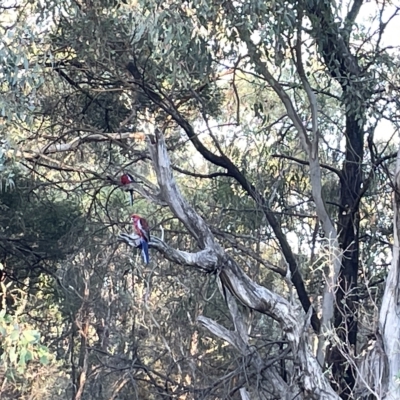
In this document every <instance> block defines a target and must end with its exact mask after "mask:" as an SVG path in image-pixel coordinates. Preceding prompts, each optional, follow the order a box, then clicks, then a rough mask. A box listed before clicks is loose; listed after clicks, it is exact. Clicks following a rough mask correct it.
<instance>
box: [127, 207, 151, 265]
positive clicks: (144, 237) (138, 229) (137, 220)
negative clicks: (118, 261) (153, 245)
mask: <svg viewBox="0 0 400 400" xmlns="http://www.w3.org/2000/svg"><path fill="white" fill-rule="evenodd" d="M131 219H132V222H133V229H134V230H135V233H136V234H137V235H138V236H139V237H140V246H139V247H141V249H142V256H143V261H144V262H145V263H146V264H148V263H149V260H150V258H149V241H150V229H149V224H148V223H147V221H146V220H145V219H144V218H142V217H141V216H140V215H137V214H133V215H132V216H131Z"/></svg>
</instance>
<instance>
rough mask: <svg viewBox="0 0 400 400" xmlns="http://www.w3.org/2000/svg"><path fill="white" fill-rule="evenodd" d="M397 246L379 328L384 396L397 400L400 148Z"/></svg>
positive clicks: (399, 392)
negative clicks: (385, 371) (385, 365)
mask: <svg viewBox="0 0 400 400" xmlns="http://www.w3.org/2000/svg"><path fill="white" fill-rule="evenodd" d="M394 185H395V187H394V201H393V208H394V217H393V219H394V221H393V230H394V245H393V259H392V265H391V268H390V271H389V275H388V277H387V280H386V287H385V293H384V296H383V300H382V307H381V312H380V318H379V322H380V329H381V332H382V337H383V345H384V349H385V352H386V355H387V359H388V370H389V371H388V376H387V377H386V378H387V386H388V391H387V394H386V397H385V399H388V400H395V399H399V398H400V390H399V381H398V378H396V377H398V376H399V374H400V287H399V284H400V252H399V241H400V148H399V150H398V153H397V163H396V172H395V180H394Z"/></svg>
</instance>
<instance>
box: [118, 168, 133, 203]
mask: <svg viewBox="0 0 400 400" xmlns="http://www.w3.org/2000/svg"><path fill="white" fill-rule="evenodd" d="M133 182H135V179H134V178H133V176H132V175H131V174H128V173H127V172H125V173H124V174H123V175H122V176H121V184H122V185H129V184H130V183H133ZM129 202H130V205H132V204H133V190H132V189H131V190H129Z"/></svg>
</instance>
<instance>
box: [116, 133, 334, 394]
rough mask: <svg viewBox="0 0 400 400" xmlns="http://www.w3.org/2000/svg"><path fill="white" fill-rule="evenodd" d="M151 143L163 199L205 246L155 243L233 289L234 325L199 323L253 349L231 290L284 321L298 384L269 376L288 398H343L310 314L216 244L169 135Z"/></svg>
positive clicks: (158, 136) (252, 306) (169, 255)
mask: <svg viewBox="0 0 400 400" xmlns="http://www.w3.org/2000/svg"><path fill="white" fill-rule="evenodd" d="M148 147H149V152H150V156H151V159H152V162H153V166H154V169H155V172H156V175H157V181H158V185H159V187H160V193H161V196H162V200H163V201H165V202H166V203H167V204H168V206H169V208H170V209H171V211H172V212H173V213H174V215H175V216H176V217H177V218H179V219H180V220H181V222H182V223H183V224H184V225H185V227H186V228H187V229H188V231H189V232H190V233H191V235H192V236H193V237H194V238H195V239H196V240H197V242H198V245H199V247H200V248H201V250H200V251H199V252H197V253H188V252H183V251H179V250H175V249H172V248H170V247H169V246H168V245H166V244H165V243H163V242H162V241H161V240H159V239H156V238H154V239H152V241H151V242H150V247H153V248H157V249H158V250H159V251H160V252H161V253H162V254H164V256H165V257H166V258H168V259H170V260H173V261H175V262H178V263H180V264H183V265H188V266H191V267H195V268H198V269H201V270H204V269H206V270H208V271H210V270H213V271H215V272H216V273H218V275H219V278H220V281H221V284H222V287H223V288H224V290H225V292H226V293H228V292H229V293H228V295H227V301H228V306H229V310H230V312H231V315H232V318H233V322H234V326H235V330H234V331H233V332H232V331H229V330H227V329H226V328H224V327H222V326H220V325H219V324H217V323H216V322H215V321H212V320H210V319H208V318H206V317H200V319H199V322H201V323H202V324H203V326H205V327H206V328H207V329H208V330H210V332H212V333H213V334H214V335H216V336H218V337H220V338H222V339H223V340H225V341H227V342H228V343H230V344H231V345H232V346H234V347H235V348H236V349H237V350H238V351H240V352H241V353H242V354H247V352H248V351H252V350H251V349H249V346H248V338H247V333H246V328H245V325H244V323H243V320H242V318H241V316H240V315H239V313H238V311H237V307H236V304H234V303H233V299H230V297H229V296H230V294H232V296H233V297H234V298H235V299H236V300H238V301H240V302H241V303H242V304H243V305H245V306H246V307H248V308H250V309H253V310H256V311H259V312H261V313H263V314H266V315H269V316H270V317H271V318H273V319H275V320H276V321H278V322H279V323H280V326H281V329H282V331H283V333H284V335H285V337H286V338H287V340H288V342H289V345H290V350H291V352H292V357H293V362H294V365H295V368H294V370H293V372H294V375H293V385H290V389H289V388H288V385H287V384H286V383H285V382H283V381H282V382H279V379H278V378H279V375H278V374H276V373H274V369H273V368H270V369H268V370H269V372H268V374H272V375H269V379H274V383H275V384H276V385H277V386H276V387H278V388H279V391H280V393H281V395H282V396H283V397H282V398H283V399H284V398H289V397H286V396H288V395H293V394H296V396H298V397H297V398H300V399H301V398H303V397H304V398H308V399H322V400H324V399H326V400H328V399H339V397H338V396H337V394H336V393H335V392H334V391H333V390H332V388H331V386H330V384H329V382H328V380H327V379H326V377H325V376H324V375H323V373H322V370H321V367H320V365H319V364H318V362H317V360H316V358H315V357H314V355H313V354H312V352H311V350H310V348H309V345H308V340H307V337H306V336H307V329H306V328H307V325H308V319H307V320H306V322H305V321H304V320H303V319H302V318H301V317H300V316H299V315H298V314H297V312H296V310H295V309H294V307H293V306H292V305H291V304H290V303H289V302H288V301H287V300H286V299H285V298H283V297H282V296H280V295H278V294H276V293H274V292H272V291H270V290H268V289H267V288H265V287H263V286H260V285H258V284H257V283H256V282H254V281H253V280H251V279H250V278H249V277H248V276H247V275H246V274H245V273H244V271H243V270H242V269H241V268H240V267H239V266H238V264H237V263H236V262H235V260H234V259H232V258H231V257H230V256H229V255H227V254H226V253H225V251H224V250H223V249H222V247H221V246H220V245H219V244H218V243H217V241H216V240H215V238H214V236H213V234H212V232H211V230H210V228H209V227H208V225H207V224H206V222H205V221H204V219H203V218H201V217H200V216H199V215H198V214H197V212H196V211H195V210H194V209H193V207H191V206H190V205H189V204H188V203H187V202H186V200H185V199H184V198H183V196H182V195H181V193H180V191H179V189H178V186H177V184H176V182H175V179H174V177H173V174H172V168H171V165H170V160H169V157H168V154H167V149H166V145H165V140H164V137H163V135H162V134H161V133H160V132H159V131H156V133H155V138H152V140H151V142H150V141H149V143H148ZM120 239H121V240H123V241H125V242H126V243H128V244H130V245H133V246H134V245H135V243H136V242H135V238H134V236H132V235H126V234H122V235H121V236H120ZM310 311H311V310H310ZM255 359H257V357H256V358H255ZM257 362H260V363H262V362H268V360H262V361H261V360H258V361H257ZM292 397H293V396H292Z"/></svg>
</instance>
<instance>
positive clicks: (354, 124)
mask: <svg viewBox="0 0 400 400" xmlns="http://www.w3.org/2000/svg"><path fill="white" fill-rule="evenodd" d="M359 122H360V117H359V116H357V115H354V114H350V113H347V115H346V159H345V162H344V165H343V171H342V172H343V178H342V180H341V182H340V206H341V207H340V209H339V216H338V221H339V222H338V232H339V243H340V246H341V248H342V250H343V258H342V267H341V271H340V275H339V282H338V288H337V292H336V310H335V320H334V324H335V330H336V334H337V335H338V336H339V338H340V339H341V342H342V344H343V347H342V348H340V347H339V346H340V345H339V346H335V347H333V348H332V349H331V352H330V354H329V357H328V363H329V364H330V365H332V372H333V375H334V377H335V378H336V381H337V382H338V386H339V387H338V390H340V392H341V397H342V398H343V399H349V398H350V397H349V396H350V395H351V391H352V388H353V387H354V384H355V372H354V370H353V368H352V367H351V366H348V364H347V363H346V356H345V354H343V350H344V351H346V352H348V351H349V349H351V351H353V352H354V353H356V346H357V307H358V297H357V275H358V258H359V227H360V218H359V201H360V194H361V183H362V168H361V164H362V160H363V146H364V138H363V136H364V134H363V124H360V123H359Z"/></svg>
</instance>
